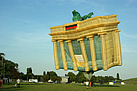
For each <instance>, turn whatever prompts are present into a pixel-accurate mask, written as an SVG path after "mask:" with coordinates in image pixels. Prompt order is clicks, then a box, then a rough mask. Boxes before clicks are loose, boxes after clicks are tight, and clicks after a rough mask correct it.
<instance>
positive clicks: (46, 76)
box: [43, 74, 49, 82]
mask: <svg viewBox="0 0 137 91" xmlns="http://www.w3.org/2000/svg"><path fill="white" fill-rule="evenodd" d="M48 80H49V76H48V75H46V74H45V75H43V82H48Z"/></svg>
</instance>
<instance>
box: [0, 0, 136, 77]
mask: <svg viewBox="0 0 137 91" xmlns="http://www.w3.org/2000/svg"><path fill="white" fill-rule="evenodd" d="M74 9H75V10H76V11H78V12H79V13H80V14H81V16H83V15H86V14H88V13H89V12H93V13H94V15H93V17H95V16H105V15H113V14H117V15H118V16H117V18H118V19H117V20H118V21H121V22H120V24H119V25H118V27H119V30H121V32H120V33H119V35H120V41H121V50H122V61H123V65H122V66H115V67H112V68H110V69H109V70H107V71H103V70H101V71H97V72H94V75H95V76H100V75H102V76H114V77H116V74H117V73H119V75H120V78H121V79H128V78H134V77H137V0H0V52H1V53H5V54H6V55H5V59H8V60H11V61H13V62H15V63H18V64H19V71H20V72H23V73H26V70H27V68H28V67H31V68H32V71H33V73H34V74H35V75H42V74H43V71H46V72H47V71H55V72H56V73H57V74H58V75H60V76H64V75H65V74H67V73H68V72H74V71H70V70H68V71H64V70H62V69H60V70H55V64H54V54H53V44H52V42H51V36H49V35H48V34H49V33H50V27H53V26H58V25H63V24H65V23H71V22H73V21H72V11H73V10H74ZM74 73H75V74H77V73H78V72H74Z"/></svg>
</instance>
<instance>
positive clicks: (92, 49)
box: [52, 30, 122, 71]
mask: <svg viewBox="0 0 137 91" xmlns="http://www.w3.org/2000/svg"><path fill="white" fill-rule="evenodd" d="M105 34H106V32H104V33H98V35H100V39H101V49H102V64H103V70H107V69H108V68H109V67H110V66H109V64H107V52H106V42H105ZM93 36H94V35H90V36H87V37H86V38H89V43H90V52H91V59H92V68H93V71H96V70H98V69H97V63H96V55H95V47H94V40H93ZM115 38H116V39H115V42H116V50H117V51H116V52H117V62H118V65H122V57H121V46H120V38H119V31H118V30H116V31H115ZM63 41H64V40H59V41H58V42H60V48H61V55H62V60H63V67H64V70H68V67H67V60H66V55H65V48H64V42H63ZM77 41H80V46H81V52H82V56H83V59H84V67H85V71H89V64H88V58H87V54H86V50H85V44H84V38H80V39H77ZM52 42H53V50H54V60H55V68H56V69H59V60H58V51H57V40H53V41H52ZM65 42H68V47H69V52H70V56H71V59H72V62H73V69H74V71H77V70H78V67H77V63H76V59H75V55H74V51H73V47H72V42H71V40H67V41H65ZM112 66H113V65H112Z"/></svg>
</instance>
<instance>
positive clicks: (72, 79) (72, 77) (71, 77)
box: [65, 72, 76, 82]
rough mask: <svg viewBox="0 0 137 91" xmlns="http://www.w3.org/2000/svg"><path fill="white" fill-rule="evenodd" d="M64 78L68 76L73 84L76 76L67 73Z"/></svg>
mask: <svg viewBox="0 0 137 91" xmlns="http://www.w3.org/2000/svg"><path fill="white" fill-rule="evenodd" d="M65 76H69V78H70V79H69V81H70V82H73V81H75V79H76V75H75V74H74V73H73V72H69V73H68V74H65Z"/></svg>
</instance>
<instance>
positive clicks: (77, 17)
mask: <svg viewBox="0 0 137 91" xmlns="http://www.w3.org/2000/svg"><path fill="white" fill-rule="evenodd" d="M72 14H73V18H72V20H73V22H74V21H83V20H86V19H88V18H92V17H91V16H92V15H93V12H90V13H89V14H88V15H84V16H83V17H81V15H80V13H79V12H77V11H75V10H74V11H73V12H72Z"/></svg>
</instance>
